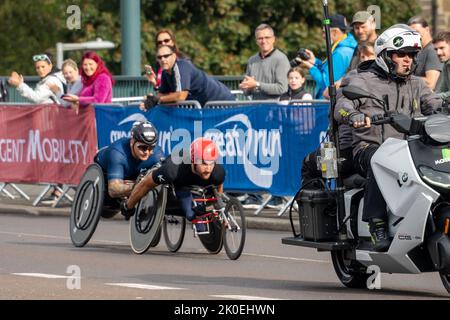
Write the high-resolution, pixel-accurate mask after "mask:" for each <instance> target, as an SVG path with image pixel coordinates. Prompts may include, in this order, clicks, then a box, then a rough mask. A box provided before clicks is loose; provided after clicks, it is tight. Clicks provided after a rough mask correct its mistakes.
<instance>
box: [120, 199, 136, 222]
mask: <svg viewBox="0 0 450 320" xmlns="http://www.w3.org/2000/svg"><path fill="white" fill-rule="evenodd" d="M134 211H135V209H134V208H131V209H128V206H127V200H123V201H122V202H121V203H120V213H121V214H122V215H123V216H124V217H125V220H130V217H132V216H133V215H134Z"/></svg>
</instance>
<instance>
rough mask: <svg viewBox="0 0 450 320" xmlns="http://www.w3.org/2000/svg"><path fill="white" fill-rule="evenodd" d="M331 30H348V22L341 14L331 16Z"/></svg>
mask: <svg viewBox="0 0 450 320" xmlns="http://www.w3.org/2000/svg"><path fill="white" fill-rule="evenodd" d="M330 28H339V29H341V30H347V20H345V17H344V16H343V15H341V14H334V15H331V16H330Z"/></svg>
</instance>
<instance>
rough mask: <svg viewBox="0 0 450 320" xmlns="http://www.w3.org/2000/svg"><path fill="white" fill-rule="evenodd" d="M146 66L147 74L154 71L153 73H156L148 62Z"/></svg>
mask: <svg viewBox="0 0 450 320" xmlns="http://www.w3.org/2000/svg"><path fill="white" fill-rule="evenodd" d="M144 67H145V73H146V74H147V75H151V74H152V73H153V74H154V73H155V72H154V71H153V68H152V66H149V65H148V64H146V65H145V66H144Z"/></svg>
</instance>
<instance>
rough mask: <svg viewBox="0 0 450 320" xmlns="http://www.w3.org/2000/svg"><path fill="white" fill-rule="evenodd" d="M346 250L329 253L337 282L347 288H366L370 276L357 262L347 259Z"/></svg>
mask: <svg viewBox="0 0 450 320" xmlns="http://www.w3.org/2000/svg"><path fill="white" fill-rule="evenodd" d="M347 253H348V251H347V250H336V251H331V259H332V261H333V267H334V271H335V272H336V275H337V276H338V278H339V280H340V281H341V282H342V284H343V285H345V286H346V287H348V288H367V279H368V278H369V276H370V274H367V273H366V268H365V267H364V266H363V265H362V264H360V263H359V262H357V261H354V260H351V259H348V258H347Z"/></svg>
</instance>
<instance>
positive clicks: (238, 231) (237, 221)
mask: <svg viewBox="0 0 450 320" xmlns="http://www.w3.org/2000/svg"><path fill="white" fill-rule="evenodd" d="M224 216H225V217H224V218H225V221H223V228H224V231H223V238H224V239H223V245H224V247H225V251H226V253H227V256H228V258H230V259H231V260H236V259H238V258H239V257H240V256H241V254H242V250H243V249H244V245H245V235H246V230H247V225H246V222H245V214H244V208H243V207H242V205H241V203H240V202H239V201H238V200H237V199H235V198H231V197H230V198H229V200H228V201H226V206H225V212H224Z"/></svg>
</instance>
